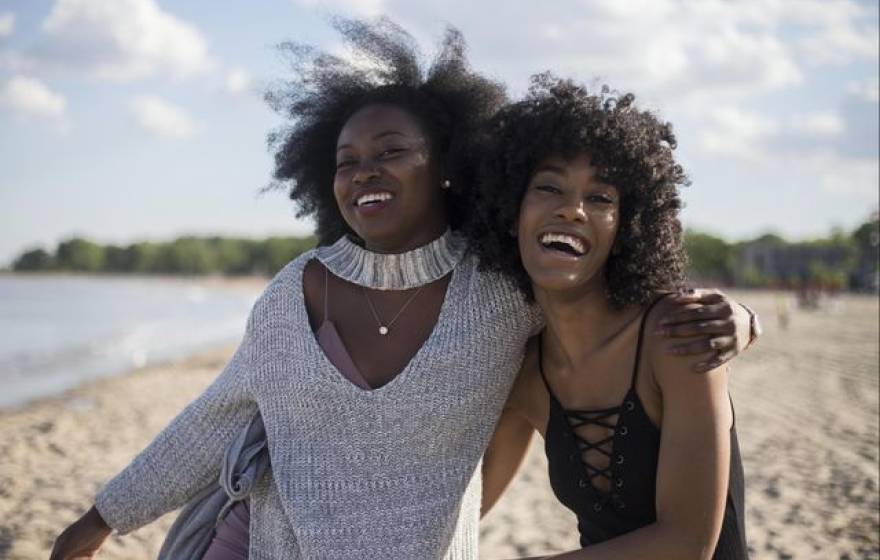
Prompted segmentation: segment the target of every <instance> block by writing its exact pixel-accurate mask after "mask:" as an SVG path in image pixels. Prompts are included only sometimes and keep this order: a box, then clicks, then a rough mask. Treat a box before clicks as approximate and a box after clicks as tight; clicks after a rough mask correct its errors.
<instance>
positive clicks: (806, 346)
mask: <svg viewBox="0 0 880 560" xmlns="http://www.w3.org/2000/svg"><path fill="white" fill-rule="evenodd" d="M736 297H738V298H739V299H741V300H742V301H745V302H746V303H748V304H750V305H752V306H753V307H754V308H756V309H757V310H758V312H759V313H760V314H761V316H762V317H763V319H764V323H765V328H766V333H765V335H764V337H763V338H762V339H761V340H760V341H759V343H758V345H757V346H756V347H755V348H754V349H752V350H751V351H749V352H748V353H747V354H746V355H745V356H743V357H742V358H740V359H739V360H737V363H736V364H735V369H734V374H733V379H732V381H731V385H732V389H731V390H732V392H733V398H734V402H735V405H736V413H737V416H736V418H737V429H738V432H739V436H740V442H741V446H742V452H743V457H744V462H745V470H746V488H747V496H746V505H747V512H748V513H747V525H748V528H747V531H748V539H749V543H750V547H751V548H752V550H753V554H752V557H753V558H779V559H784V558H805V559H834V558H836V559H844V558H846V559H856V558H875V559H876V558H880V549H878V547H880V534H878V533H880V514H878V507H880V502H878V438H880V432H878V430H880V428H878V298H877V297H876V296H873V297H871V296H850V295H847V296H842V297H840V298H839V299H837V300H836V301H835V302H833V304H830V305H827V306H826V307H825V308H823V309H821V310H818V311H811V312H807V311H798V310H793V311H792V313H791V322H790V325H789V326H788V328H787V329H785V330H783V329H782V328H781V327H780V325H779V323H778V322H777V319H776V298H775V297H774V296H773V295H772V294H768V293H755V292H741V293H737V294H736ZM231 351H232V349H231V348H224V349H220V350H217V351H214V352H211V353H208V354H205V355H202V356H198V357H195V358H190V359H188V360H185V361H182V362H178V363H174V364H167V365H164V366H158V367H151V368H148V369H143V370H139V371H135V372H133V373H130V374H126V375H124V376H120V377H116V378H110V379H104V380H101V381H98V382H93V383H90V384H88V385H85V386H82V387H79V388H77V389H74V390H72V391H70V392H68V393H66V394H65V395H63V396H61V397H58V398H52V399H45V400H42V401H38V402H34V403H31V404H28V405H25V406H23V407H20V408H18V409H14V410H8V411H5V412H0V558H7V559H10V560H25V559H26V560H32V559H36V558H48V553H49V550H50V548H51V543H52V541H53V539H54V537H55V535H56V534H57V533H58V532H59V531H60V530H61V529H63V528H64V527H65V526H66V525H67V524H68V523H70V522H71V521H73V520H74V519H76V517H77V516H78V515H80V514H81V513H82V512H83V511H84V510H85V509H86V508H87V507H88V506H89V505H90V503H91V497H92V496H93V495H94V492H95V491H96V490H97V489H98V487H99V486H100V484H101V483H102V482H103V481H105V480H106V479H107V478H109V477H110V476H111V475H112V474H113V473H115V472H116V471H118V470H119V469H120V468H122V467H123V466H124V465H125V464H126V463H127V462H128V461H129V460H130V459H131V457H132V456H133V454H135V453H136V452H137V451H138V450H139V449H140V448H142V447H143V446H144V445H145V444H146V443H147V442H148V441H149V440H150V439H151V438H152V437H153V436H154V435H155V434H156V433H157V432H158V431H159V430H160V429H161V428H162V426H164V425H165V424H166V423H167V422H168V420H169V419H170V418H171V417H172V416H173V415H174V414H175V413H176V412H177V411H178V410H180V409H181V408H182V407H183V406H184V405H185V404H186V403H187V402H188V401H189V400H190V399H192V398H193V397H194V396H195V395H197V394H198V393H199V392H200V391H201V390H202V388H204V386H205V385H206V384H207V383H209V382H210V380H211V379H212V378H213V377H214V376H215V375H216V373H217V371H218V370H219V369H220V368H221V367H222V365H223V363H224V362H225V360H226V359H228V357H229V356H230V354H231ZM545 469H546V461H545V459H544V456H543V451H542V445H541V442H540V441H537V440H536V441H535V442H533V445H532V449H531V451H530V454H529V457H528V459H527V461H526V464H525V466H524V468H523V469H522V471H521V472H520V474H519V476H518V478H517V480H516V481H515V482H514V483H513V484H512V485H511V487H510V488H509V489H508V492H507V494H506V495H505V496H504V497H503V498H502V499H501V501H500V502H499V503H498V505H497V506H496V507H495V509H494V510H493V511H492V512H491V513H490V514H489V515H488V516H487V517H486V518H485V519H484V521H483V524H482V545H481V549H482V557H483V558H486V559H487V560H496V559H504V558H516V557H519V556H526V555H538V554H546V553H551V552H557V551H562V550H566V549H570V548H572V547H574V546H575V545H576V542H577V537H576V534H575V528H574V527H575V526H574V520H573V518H572V516H571V515H570V514H569V513H568V512H567V511H566V510H564V509H563V508H562V507H561V506H559V505H558V504H557V503H556V502H555V500H554V498H553V495H552V494H551V492H550V490H549V486H548V484H547V478H546V474H545ZM172 517H173V514H172V515H168V516H165V517H164V518H162V519H160V520H159V521H157V522H155V523H153V524H151V525H149V526H147V527H145V528H143V529H141V530H138V531H136V532H134V533H132V534H130V535H127V536H125V537H122V538H117V537H114V538H111V539H110V540H109V541H108V542H107V544H106V545H105V547H104V548H103V549H102V551H101V553H100V554H99V555H98V558H100V559H106V560H110V559H118V560H122V559H125V560H139V559H148V558H155V556H156V552H157V551H158V548H159V546H160V544H161V540H162V537H163V535H164V532H165V531H166V530H167V528H168V526H169V524H170V523H171V520H172Z"/></svg>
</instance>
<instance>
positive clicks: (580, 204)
mask: <svg viewBox="0 0 880 560" xmlns="http://www.w3.org/2000/svg"><path fill="white" fill-rule="evenodd" d="M555 214H556V217H557V218H561V219H563V220H565V221H567V222H581V223H586V221H587V209H586V208H585V207H584V201H583V200H580V199H578V200H569V201H566V202H564V203H563V204H561V205H560V206H559V207H558V208H557V209H556V211H555Z"/></svg>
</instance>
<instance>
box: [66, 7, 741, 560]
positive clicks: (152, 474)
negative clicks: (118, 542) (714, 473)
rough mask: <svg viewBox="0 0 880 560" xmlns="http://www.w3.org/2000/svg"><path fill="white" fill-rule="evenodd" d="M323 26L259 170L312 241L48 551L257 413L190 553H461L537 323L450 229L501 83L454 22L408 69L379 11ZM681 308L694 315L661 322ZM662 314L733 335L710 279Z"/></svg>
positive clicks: (184, 488)
mask: <svg viewBox="0 0 880 560" xmlns="http://www.w3.org/2000/svg"><path fill="white" fill-rule="evenodd" d="M337 27H338V29H339V30H340V31H341V32H342V34H343V36H344V37H345V38H346V39H347V42H348V43H349V44H350V45H351V46H352V47H354V48H355V50H356V51H357V52H358V53H359V54H360V55H362V57H361V58H360V59H358V61H357V63H354V62H351V61H347V60H342V59H340V58H337V57H334V56H331V55H327V54H324V53H320V52H316V51H314V50H313V49H311V48H309V47H306V46H302V45H289V46H288V47H289V51H290V52H291V53H292V55H293V57H294V60H293V62H294V70H295V72H296V75H295V79H294V81H293V82H291V83H290V84H288V86H287V87H286V88H284V89H282V90H279V91H277V92H275V94H274V95H271V96H270V101H271V102H272V103H273V105H274V106H275V107H276V108H277V109H278V110H279V111H281V112H282V113H284V114H286V115H287V116H288V117H289V118H290V119H291V120H292V124H291V125H290V127H289V128H288V129H286V130H284V131H282V132H281V133H279V134H278V135H277V136H276V137H275V139H274V140H275V143H274V144H273V145H274V146H275V147H276V148H277V151H276V154H275V162H276V169H275V177H276V178H277V180H278V181H279V182H280V183H282V184H285V185H290V186H291V187H290V196H291V198H292V199H293V200H294V201H296V202H297V204H298V205H299V206H300V208H301V210H302V213H303V215H308V216H312V217H314V218H315V220H316V225H317V230H316V234H317V237H318V241H319V247H318V248H317V249H315V250H312V251H309V252H307V253H305V254H303V255H301V256H300V257H298V258H297V259H295V260H294V261H293V262H291V263H290V264H289V265H288V266H286V267H285V268H284V269H283V270H282V271H281V272H280V273H279V274H278V275H277V276H276V277H275V278H274V279H273V280H272V281H271V283H270V284H269V286H268V287H267V288H266V290H265V292H264V294H263V295H262V296H261V297H260V299H259V300H258V301H257V303H256V304H255V305H254V308H253V311H252V312H251V316H250V318H249V320H248V323H247V328H246V332H245V335H244V339H243V341H242V343H241V345H240V347H239V348H238V350H237V351H236V353H235V355H234V356H233V358H232V360H231V361H230V363H229V364H228V365H227V366H226V368H225V369H224V370H223V372H222V373H221V374H220V376H219V377H218V378H217V380H216V381H215V382H214V383H213V384H212V385H211V386H210V387H208V388H207V389H206V390H205V392H204V393H203V394H202V395H201V396H200V397H198V398H197V399H196V400H195V401H194V402H192V403H191V404H190V405H189V406H187V408H186V409H185V410H184V411H183V412H181V413H180V415H179V416H178V417H177V418H175V419H174V420H173V421H172V422H171V424H170V425H169V426H168V427H166V428H165V429H164V430H163V431H162V432H161V433H160V434H159V435H158V437H157V438H156V439H155V440H154V441H153V442H152V443H151V444H150V445H149V446H148V447H147V448H146V449H145V450H144V451H142V452H141V453H140V454H139V455H138V456H137V457H136V458H135V459H134V460H133V461H132V463H131V464H130V465H129V466H128V467H126V468H125V470H123V471H122V472H121V473H120V474H118V475H117V476H116V477H115V478H113V479H112V480H111V481H110V482H109V483H107V485H106V486H104V487H103V488H102V489H101V490H100V492H99V493H98V496H97V499H96V503H95V506H94V507H93V508H92V509H91V510H89V512H88V513H86V514H85V515H84V516H83V517H82V518H81V519H80V520H78V521H76V522H75V523H74V524H73V525H71V526H70V527H69V528H67V529H66V530H65V531H64V532H63V533H62V534H61V535H60V536H59V537H58V539H57V540H56V543H55V548H54V551H53V553H52V559H53V560H57V559H69V558H77V557H89V558H91V557H92V556H93V555H94V554H95V552H96V551H97V550H98V549H99V547H100V546H101V544H102V542H103V541H104V540H105V539H106V537H107V536H108V535H109V534H110V532H111V530H116V531H118V532H119V533H120V534H125V533H128V532H130V531H132V530H134V529H136V528H138V527H140V526H142V525H145V524H147V523H149V522H151V521H153V520H154V519H156V518H157V517H159V516H160V515H162V514H164V513H165V512H168V511H171V510H174V509H176V508H178V507H181V506H183V505H184V504H187V503H192V502H193V500H194V499H195V498H197V497H198V496H201V495H202V494H203V493H204V492H206V491H208V492H210V491H212V489H215V488H217V486H218V477H219V476H220V473H221V463H224V455H225V453H226V451H227V449H229V448H230V445H231V444H232V443H233V442H237V441H239V437H240V436H241V434H242V433H244V430H246V429H247V428H248V427H249V426H252V425H253V422H254V421H255V418H261V421H262V423H263V424H264V426H265V436H266V441H267V442H268V456H269V458H270V459H271V461H270V466H269V468H268V469H267V470H265V471H264V472H263V473H262V474H261V475H260V476H259V477H257V479H256V480H255V484H254V486H253V489H252V490H250V491H248V492H247V493H246V495H244V496H242V495H236V496H235V500H234V501H233V502H231V503H230V504H227V506H226V507H224V508H223V510H222V511H223V512H227V513H226V514H225V515H224V516H223V517H222V518H221V519H219V521H218V526H217V529H216V532H214V531H213V522H214V520H213V519H212V520H211V530H212V532H211V535H212V537H211V539H209V541H208V546H207V550H206V551H205V552H204V554H202V552H201V551H200V552H199V554H196V555H193V556H192V558H200V557H201V558H205V559H212V560H219V559H224V560H231V559H242V558H251V559H253V560H265V559H278V560H280V559H285V560H290V559H297V558H303V559H310V558H333V559H358V560H361V559H379V558H381V559H406V560H413V559H419V560H422V559H435V558H436V559H439V558H447V559H450V560H452V559H476V558H477V553H478V547H477V537H478V534H479V531H478V521H479V512H480V504H481V476H480V471H479V469H478V466H479V464H480V460H481V457H482V455H483V452H484V451H485V449H486V446H487V445H488V443H489V440H490V438H491V436H492V433H493V429H494V427H495V424H496V422H497V420H498V418H499V416H500V414H501V411H502V408H503V406H504V403H505V401H506V398H507V395H508V392H509V390H510V388H511V386H512V385H513V382H514V379H515V378H516V374H517V372H518V370H519V368H520V365H521V363H522V359H523V356H524V354H525V347H526V342H527V340H528V339H529V337H531V336H533V335H534V334H535V333H537V332H538V331H539V330H540V328H541V325H542V322H543V319H542V317H541V314H540V312H539V310H538V309H537V308H536V307H535V306H533V305H530V304H529V303H527V301H526V299H525V298H524V297H523V295H522V294H521V293H520V292H519V290H517V288H516V287H515V286H514V284H513V283H511V282H509V281H507V280H505V279H504V278H502V277H501V276H500V275H498V274H495V273H490V272H485V271H481V270H480V269H479V266H478V265H479V261H478V260H477V258H476V257H475V256H474V255H473V254H471V253H470V252H469V251H468V246H467V244H466V242H465V239H464V238H463V237H462V235H461V233H460V230H461V227H462V225H463V224H464V223H465V222H466V221H467V219H468V217H469V213H470V212H471V211H472V210H473V208H472V206H471V205H470V204H469V202H468V200H469V199H468V195H469V191H468V189H469V187H470V186H471V184H472V182H473V178H474V164H475V161H476V157H477V156H478V155H479V154H477V153H476V152H475V151H474V149H473V147H474V145H473V143H472V141H473V139H474V138H475V137H476V133H477V130H478V129H479V127H480V126H481V125H482V124H483V123H484V122H485V119H487V118H488V117H490V116H491V115H492V114H494V113H495V112H496V111H497V110H498V109H499V108H500V107H501V105H502V104H503V102H504V101H505V97H504V92H503V88H502V87H501V86H500V85H498V84H497V83H494V82H492V81H489V80H487V79H485V78H483V77H482V76H480V75H478V74H476V73H474V72H472V71H471V70H470V69H469V67H468V64H467V60H466V59H465V56H464V51H465V48H464V42H463V40H462V38H461V36H460V34H459V33H458V32H457V31H455V30H449V31H448V32H447V34H446V36H445V39H444V41H443V44H442V48H441V49H440V51H439V55H438V57H437V58H436V61H435V63H434V64H433V65H432V66H431V67H430V69H428V70H427V72H425V71H424V70H423V69H422V68H421V67H420V65H419V63H418V56H417V53H416V50H415V47H414V43H413V40H412V38H411V37H410V36H409V35H408V34H406V33H405V32H404V31H403V30H401V29H400V28H399V27H397V26H395V25H394V24H392V23H390V22H388V21H387V20H380V21H379V22H377V23H372V24H369V23H363V22H358V21H348V20H338V21H337ZM363 60H368V61H371V62H372V63H374V66H370V67H365V66H364V64H363ZM722 304H723V305H722ZM694 305H695V306H696V307H697V309H701V310H703V311H702V314H701V315H699V316H697V315H693V316H692V317H691V320H688V319H687V317H685V318H684V320H683V321H678V319H681V318H682V317H681V315H676V313H677V312H681V311H682V310H683V309H689V308H690V307H691V306H694ZM663 317H664V318H666V319H669V320H670V321H673V322H676V321H677V326H673V327H671V331H670V333H669V334H670V335H672V336H683V337H696V338H691V339H690V340H691V342H689V343H688V344H699V348H698V351H699V352H702V351H703V349H704V347H708V346H709V345H711V346H713V348H714V350H713V352H712V356H713V357H714V359H717V360H718V361H725V360H727V359H729V358H731V357H732V356H733V355H735V354H736V353H737V351H738V350H739V349H741V348H742V347H743V346H744V344H743V343H742V340H743V337H744V336H745V337H747V334H745V335H742V334H741V336H740V337H739V340H737V337H735V336H731V334H732V333H733V332H734V331H736V330H738V331H739V332H740V333H748V329H749V325H748V315H747V313H745V312H744V311H743V310H741V309H739V306H736V305H731V303H730V302H729V301H728V300H726V299H725V298H723V297H721V296H719V295H718V294H717V293H714V292H701V293H696V294H690V295H687V296H686V297H683V298H681V303H680V304H679V305H672V304H671V303H670V304H668V305H667V306H666V313H665V314H663ZM693 319H697V321H696V322H695V321H694V320H693ZM694 340H697V341H699V342H693V341H694ZM693 348H694V347H693V346H686V347H685V350H687V351H689V352H694V349H693ZM227 458H228V457H227ZM224 464H225V463H224ZM224 472H225V466H224ZM111 528H112V529H111Z"/></svg>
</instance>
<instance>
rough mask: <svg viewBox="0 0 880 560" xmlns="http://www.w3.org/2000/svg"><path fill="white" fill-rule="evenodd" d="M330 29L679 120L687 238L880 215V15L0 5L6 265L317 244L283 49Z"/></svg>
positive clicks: (791, 232)
mask: <svg viewBox="0 0 880 560" xmlns="http://www.w3.org/2000/svg"><path fill="white" fill-rule="evenodd" d="M328 13H341V14H346V15H354V16H364V17H370V16H375V15H379V14H384V15H388V16H390V17H392V18H393V19H394V20H396V21H397V22H398V23H400V24H401V25H403V26H404V27H405V28H406V29H408V30H409V31H410V32H411V33H412V34H413V35H414V36H415V37H416V39H417V40H418V41H419V43H420V44H421V45H422V46H423V48H424V50H425V52H426V54H428V55H429V54H430V52H431V49H432V46H433V45H434V44H435V41H436V40H437V38H438V37H439V36H440V35H441V34H442V32H443V29H444V26H445V25H447V24H452V25H454V26H456V27H458V28H459V29H461V31H462V32H463V33H464V35H465V37H466V39H467V41H468V43H469V45H470V54H471V60H472V63H473V66H474V67H475V68H476V69H477V70H479V71H481V72H484V73H487V74H489V75H492V76H493V77H496V78H498V79H500V80H503V81H504V82H506V83H507V84H508V86H509V87H510V91H511V94H512V95H513V96H514V97H516V96H517V95H520V94H521V93H522V92H523V90H524V88H525V87H526V85H527V81H528V76H529V75H530V74H532V73H535V72H540V71H543V70H547V69H550V70H554V71H555V72H557V73H558V74H561V75H563V76H568V77H573V78H576V79H578V80H581V81H584V82H586V83H588V84H597V85H598V84H602V83H607V84H609V85H611V86H612V87H613V88H615V89H618V90H629V91H632V92H634V93H635V94H636V96H637V99H638V101H639V102H640V103H641V104H642V105H643V106H646V107H650V108H653V109H656V110H658V111H659V112H660V113H661V115H663V116H664V117H665V118H667V119H669V120H671V121H672V122H673V123H674V125H675V128H676V131H677V135H678V137H679V146H680V150H679V152H680V158H681V160H682V162H683V164H684V165H685V167H686V168H687V169H688V171H689V172H690V175H691V177H692V180H693V185H692V186H691V187H689V188H688V189H687V190H686V191H685V192H684V198H685V201H686V204H687V208H686V209H685V211H684V215H683V218H684V222H685V224H686V225H687V226H691V227H697V228H701V229H704V230H708V231H711V232H715V233H717V234H720V235H723V236H725V237H727V238H729V239H742V238H746V237H750V236H754V235H757V234H760V233H764V232H767V231H774V232H777V233H780V234H782V235H785V236H787V237H789V238H792V239H800V238H808V237H811V236H821V235H825V234H827V233H828V232H829V231H830V230H831V228H832V227H835V226H836V227H843V228H850V227H852V226H853V225H855V224H857V223H859V222H861V221H863V220H864V219H866V218H867V216H868V215H869V214H870V213H871V212H872V211H874V210H876V208H877V205H878V48H880V47H878V23H877V22H878V8H877V2H875V1H871V0H865V1H860V0H788V1H784V0H761V1H758V0H739V1H735V2H727V1H721V0H703V1H699V2H697V1H689V0H594V1H591V0H583V1H571V0H555V1H553V2H533V1H531V2H518V1H515V2H511V1H505V2H501V1H499V0H486V1H482V2H474V1H473V0H443V1H439V0H423V1H420V2H412V1H409V0H329V1H323V2H318V1H317V0H258V1H253V2H223V3H220V2H209V1H207V0H198V1H197V0H177V1H175V2H171V1H169V0H158V1H157V0H12V1H10V0H0V234H2V235H0V265H2V264H3V263H8V262H9V261H10V260H11V259H12V258H13V257H14V256H15V255H17V254H18V253H19V252H20V251H22V250H23V249H26V248H31V247H35V246H44V247H46V248H51V247H53V246H54V244H55V243H57V242H58V241H59V240H61V239H64V238H66V237H69V236H72V235H83V236H87V237H90V238H93V239H96V240H98V241H101V242H114V243H128V242H131V241H134V240H140V239H160V240H161V239H169V238H172V237H175V236H177V235H181V234H224V235H244V236H263V235H268V234H284V235H290V234H302V233H306V232H308V231H309V230H310V224H309V223H308V222H303V221H298V220H296V219H295V218H294V208H293V206H292V204H291V203H290V202H289V201H288V200H287V199H286V196H285V195H284V194H283V193H280V192H275V193H268V194H265V195H262V196H258V194H257V191H258V190H259V189H260V188H261V187H262V186H264V185H265V184H267V182H268V181H269V179H270V173H271V167H272V158H271V154H270V153H269V152H268V151H267V149H266V144H265V137H266V133H267V132H268V131H270V130H271V129H273V128H275V127H277V126H278V125H280V124H282V120H281V119H280V117H278V116H277V115H275V114H273V113H272V112H271V111H270V110H269V109H268V108H266V107H265V105H264V103H263V102H262V101H261V91H262V90H264V89H265V87H266V86H267V85H268V84H270V83H272V82H273V81H277V80H279V79H283V78H284V76H285V66H284V63H283V61H282V60H281V59H280V58H279V56H278V54H277V52H276V50H275V49H274V45H275V44H277V43H279V42H281V41H284V40H288V39H292V40H297V41H303V42H308V43H314V44H317V45H319V46H322V47H324V48H326V49H329V50H332V51H339V50H340V48H341V47H340V43H339V39H338V37H337V36H336V35H335V34H334V33H333V31H332V29H331V28H330V26H329V25H328V24H327V17H326V16H327V14H328Z"/></svg>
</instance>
